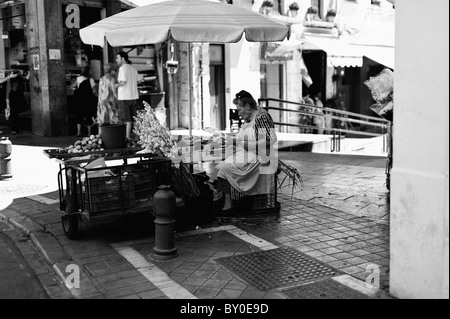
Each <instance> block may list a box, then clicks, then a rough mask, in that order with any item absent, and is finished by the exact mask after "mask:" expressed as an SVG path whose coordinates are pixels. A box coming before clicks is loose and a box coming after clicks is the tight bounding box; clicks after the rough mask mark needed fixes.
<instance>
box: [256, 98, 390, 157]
mask: <svg viewBox="0 0 450 319" xmlns="http://www.w3.org/2000/svg"><path fill="white" fill-rule="evenodd" d="M258 101H259V105H261V107H263V108H264V109H265V110H267V111H268V112H269V111H278V112H279V117H278V120H277V119H276V118H274V119H273V120H274V123H275V125H278V126H280V127H297V128H300V129H303V130H313V131H318V130H319V127H318V126H311V125H304V124H299V123H297V124H294V123H288V122H287V121H286V115H287V114H289V113H291V114H292V113H295V114H298V115H306V116H309V117H312V118H316V117H317V118H322V119H323V120H325V121H326V120H327V119H331V120H335V121H334V122H335V123H336V122H337V123H339V124H340V126H341V127H342V126H343V127H345V128H337V127H334V126H333V127H325V128H321V130H323V131H324V132H331V135H333V138H332V143H331V147H330V148H331V149H330V150H331V152H340V151H341V140H342V137H343V136H344V135H345V134H353V135H357V136H358V135H359V136H368V137H380V136H382V137H383V152H384V153H387V152H388V151H389V141H390V140H391V136H390V135H391V130H390V125H391V122H390V121H388V120H386V119H383V118H379V117H374V116H368V115H363V114H358V113H353V112H348V111H342V110H337V109H332V108H327V107H317V106H314V105H309V104H304V103H298V102H292V101H285V100H279V99H272V98H261V99H259V100H258ZM271 102H272V103H277V104H278V107H275V106H271V105H273V104H272V103H271ZM280 105H284V106H285V107H279V106H280ZM288 105H289V106H291V107H292V106H296V107H297V109H290V108H288V107H286V106H288ZM332 123H333V121H332ZM352 124H359V125H365V126H369V127H372V128H374V129H375V130H376V129H378V130H379V131H381V132H380V133H376V132H366V131H361V130H357V129H355V128H354V127H353V125H352ZM350 128H351V129H350Z"/></svg>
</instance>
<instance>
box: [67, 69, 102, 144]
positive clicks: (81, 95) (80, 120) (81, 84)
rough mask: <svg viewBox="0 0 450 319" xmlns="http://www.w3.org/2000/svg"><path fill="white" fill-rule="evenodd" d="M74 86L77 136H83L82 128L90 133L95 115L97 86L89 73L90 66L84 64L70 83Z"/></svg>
mask: <svg viewBox="0 0 450 319" xmlns="http://www.w3.org/2000/svg"><path fill="white" fill-rule="evenodd" d="M72 86H73V87H75V100H76V103H77V104H76V116H77V136H83V134H82V128H83V126H86V127H87V131H88V136H90V135H91V133H92V132H91V129H92V124H94V119H95V117H96V116H97V103H98V97H97V88H96V84H95V80H94V78H93V77H92V75H91V68H90V67H89V66H85V67H84V68H83V70H82V72H81V74H80V76H79V77H77V79H76V81H75V82H74V83H73V85H72Z"/></svg>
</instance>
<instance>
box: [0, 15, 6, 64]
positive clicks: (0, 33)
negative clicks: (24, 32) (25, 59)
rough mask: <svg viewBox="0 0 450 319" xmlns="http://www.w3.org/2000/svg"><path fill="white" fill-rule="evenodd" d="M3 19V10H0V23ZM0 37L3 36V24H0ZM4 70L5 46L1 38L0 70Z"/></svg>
mask: <svg viewBox="0 0 450 319" xmlns="http://www.w3.org/2000/svg"><path fill="white" fill-rule="evenodd" d="M2 18H3V10H2V9H0V21H2V22H3V20H1V19H2ZM0 36H3V23H1V22H0ZM5 68H6V60H5V45H4V43H3V38H1V39H0V70H1V69H5Z"/></svg>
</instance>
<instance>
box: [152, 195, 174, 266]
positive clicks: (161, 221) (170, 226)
mask: <svg viewBox="0 0 450 319" xmlns="http://www.w3.org/2000/svg"><path fill="white" fill-rule="evenodd" d="M175 209H176V200H175V194H174V193H173V192H172V191H171V190H170V187H169V186H160V187H159V191H157V192H156V194H155V195H154V197H153V212H154V214H155V216H156V218H155V247H153V254H152V257H153V258H154V259H157V260H170V259H173V258H176V257H178V252H177V251H178V249H177V248H176V247H175V238H174V230H175V226H174V224H175V219H173V216H174V214H175Z"/></svg>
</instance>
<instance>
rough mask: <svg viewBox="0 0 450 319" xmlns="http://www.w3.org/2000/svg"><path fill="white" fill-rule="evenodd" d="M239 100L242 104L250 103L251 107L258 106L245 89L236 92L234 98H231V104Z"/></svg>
mask: <svg viewBox="0 0 450 319" xmlns="http://www.w3.org/2000/svg"><path fill="white" fill-rule="evenodd" d="M239 101H241V102H242V103H243V104H244V105H246V104H248V105H250V108H251V109H257V108H258V103H256V101H255V99H254V98H253V96H252V95H251V94H250V93H248V92H247V91H244V90H242V91H240V92H239V93H238V94H236V98H235V99H234V100H233V104H235V105H238V103H239Z"/></svg>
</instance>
